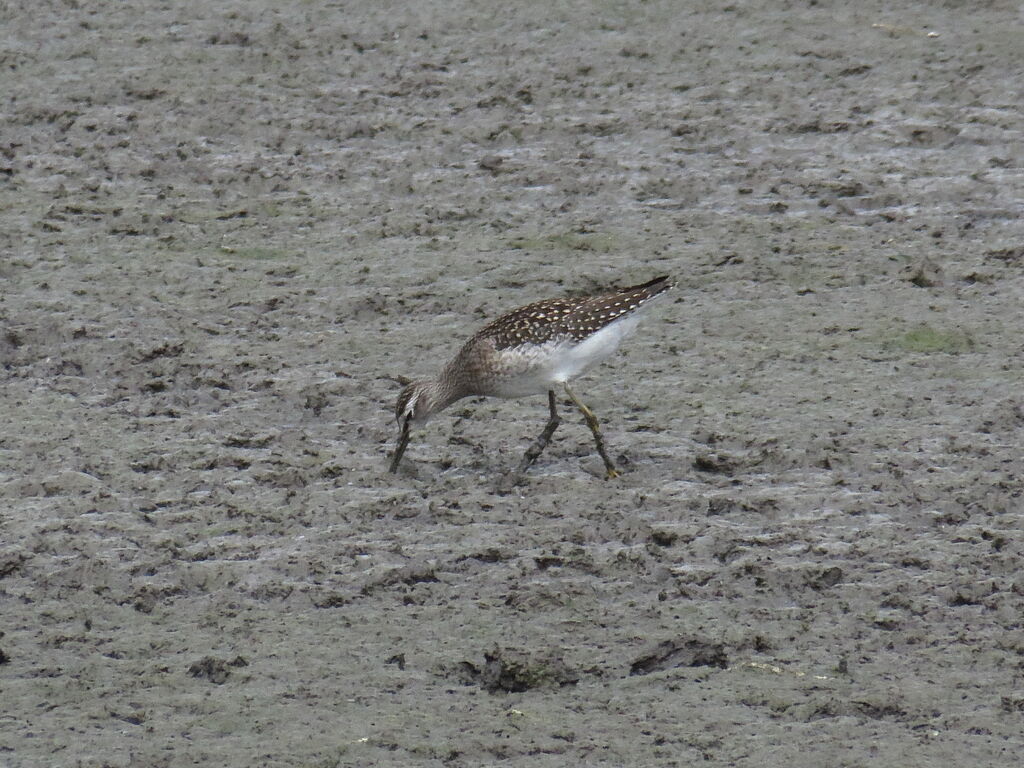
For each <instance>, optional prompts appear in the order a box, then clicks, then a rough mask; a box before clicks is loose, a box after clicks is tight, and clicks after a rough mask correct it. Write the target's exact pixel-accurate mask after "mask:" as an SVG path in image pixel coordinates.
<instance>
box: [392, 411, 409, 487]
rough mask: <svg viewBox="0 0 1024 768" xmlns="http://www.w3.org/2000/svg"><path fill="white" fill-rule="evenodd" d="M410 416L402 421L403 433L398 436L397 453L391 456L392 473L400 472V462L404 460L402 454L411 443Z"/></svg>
mask: <svg viewBox="0 0 1024 768" xmlns="http://www.w3.org/2000/svg"><path fill="white" fill-rule="evenodd" d="M409 421H410V419H409V417H408V416H406V417H405V421H403V422H402V433H401V434H400V435H399V436H398V447H397V448H395V455H394V456H393V457H392V458H391V469H390V472H391V474H395V473H396V472H398V462H400V461H401V460H402V454H403V453H405V446H407V445H408V444H409Z"/></svg>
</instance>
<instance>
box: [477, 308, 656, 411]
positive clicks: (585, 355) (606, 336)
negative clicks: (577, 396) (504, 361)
mask: <svg viewBox="0 0 1024 768" xmlns="http://www.w3.org/2000/svg"><path fill="white" fill-rule="evenodd" d="M639 322H640V317H639V316H638V315H636V314H633V315H629V316H627V317H624V318H622V319H621V320H617V321H616V322H614V323H612V324H611V325H606V326H605V327H604V328H602V329H601V330H600V331H598V332H597V333H595V334H593V335H591V336H589V337H587V338H586V339H585V340H584V341H581V342H573V341H561V342H548V343H547V344H543V345H540V346H535V347H530V346H523V347H515V348H513V349H510V350H506V352H507V353H508V354H509V355H510V356H513V355H514V358H512V357H510V359H509V361H508V370H507V372H506V375H505V376H502V377H501V381H500V383H498V385H497V386H496V387H495V391H494V394H495V395H497V396H498V397H526V396H527V395H539V394H542V393H544V392H547V391H548V390H549V389H553V388H554V387H555V386H556V385H561V384H564V383H565V382H567V381H572V380H573V379H574V378H576V377H577V376H579V375H580V374H582V373H583V372H584V371H586V370H587V369H588V368H590V367H591V366H593V365H595V364H596V363H599V362H601V361H602V360H604V359H605V358H607V357H610V356H611V355H612V354H614V353H615V350H617V349H618V348H619V344H620V343H622V340H623V339H624V338H626V337H627V336H628V335H629V334H631V333H632V332H633V331H634V330H636V326H637V324H638V323H639Z"/></svg>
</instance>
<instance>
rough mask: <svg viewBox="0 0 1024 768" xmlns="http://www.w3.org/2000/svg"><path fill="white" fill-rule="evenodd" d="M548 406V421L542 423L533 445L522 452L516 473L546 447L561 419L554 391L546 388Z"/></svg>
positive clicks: (522, 470) (528, 464) (524, 468)
mask: <svg viewBox="0 0 1024 768" xmlns="http://www.w3.org/2000/svg"><path fill="white" fill-rule="evenodd" d="M548 408H549V409H550V411H551V416H550V417H549V418H548V423H547V424H546V425H544V431H543V432H541V433H540V435H539V436H538V437H537V439H536V440H534V441H533V445H531V446H530V447H529V448H527V449H526V453H524V454H523V460H522V461H520V462H519V468H518V469H517V470H516V474H519V475H521V474H522V473H523V472H525V471H526V470H527V469H528V468H529V467H530V465H531V464H533V462H535V461H536V460H537V458H538V457H539V456H540V455H541V454H542V453H543V452H544V449H545V448H547V447H548V443H550V442H551V436H552V435H553V434H555V430H556V429H558V425H559V424H560V423H561V421H562V419H561V417H560V416H559V415H558V410H557V409H556V408H555V392H554V390H551V389H549V390H548Z"/></svg>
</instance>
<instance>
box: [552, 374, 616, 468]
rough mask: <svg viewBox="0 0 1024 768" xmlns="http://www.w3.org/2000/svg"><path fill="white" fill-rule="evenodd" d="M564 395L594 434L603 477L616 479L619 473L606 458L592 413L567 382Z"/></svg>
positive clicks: (599, 427) (599, 429)
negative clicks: (602, 463)
mask: <svg viewBox="0 0 1024 768" xmlns="http://www.w3.org/2000/svg"><path fill="white" fill-rule="evenodd" d="M565 394H567V395H568V396H569V399H570V400H572V401H573V402H574V403H575V404H576V407H577V408H579V409H580V413H582V414H583V418H584V419H586V420H587V426H588V427H590V431H591V432H592V433H593V434H594V442H595V443H596V444H597V452H598V453H599V454H601V459H602V461H604V468H605V470H607V472H606V475H605V477H607V478H609V479H610V478H613V477H618V476H619V472H618V470H617V469H615V465H614V464H612V460H611V459H609V458H608V452H607V451H606V450H605V449H604V437H603V436H602V435H601V426H600V425H599V424H598V423H597V417H596V416H595V415H594V412H593V411H592V410H590V409H589V408H587V406H585V405H584V404H583V401H581V400H580V399H579V398H578V397H576V393H575V392H573V391H572V389H571V388H570V387H569V382H566V383H565Z"/></svg>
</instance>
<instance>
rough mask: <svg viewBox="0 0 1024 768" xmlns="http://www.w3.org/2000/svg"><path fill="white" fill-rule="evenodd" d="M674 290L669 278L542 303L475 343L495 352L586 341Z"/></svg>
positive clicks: (490, 328)
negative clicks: (565, 340) (485, 343)
mask: <svg viewBox="0 0 1024 768" xmlns="http://www.w3.org/2000/svg"><path fill="white" fill-rule="evenodd" d="M671 287H672V283H671V282H670V281H669V279H668V276H667V275H666V276H662V277H656V278H655V279H653V280H651V281H649V282H646V283H644V284H642V285H634V286H631V287H629V288H622V289H619V290H615V291H608V292H607V293H601V294H598V295H596V296H584V297H579V298H563V299H548V300H547V301H538V302H535V303H533V304H527V305H526V306H525V307H520V308H519V309H516V310H513V311H512V312H509V313H508V314H507V315H502V316H501V317H499V318H498V319H497V320H495V321H494V322H492V323H490V324H489V325H487V326H485V327H484V328H482V329H481V330H480V331H479V332H478V333H477V334H476V335H475V336H474V337H473V340H474V341H481V340H484V339H486V340H487V341H489V342H490V343H491V344H493V345H494V349H495V350H502V349H509V348H512V347H518V346H520V345H522V344H544V343H546V342H548V341H554V340H557V339H563V338H568V339H572V340H573V341H583V340H584V339H585V338H587V337H588V336H590V335H591V334H593V333H594V332H595V331H599V330H601V329H602V328H604V327H605V326H606V325H608V324H609V323H613V322H615V321H616V320H618V319H619V318H621V317H623V316H625V315H628V314H629V313H631V312H634V311H635V310H637V309H639V308H640V307H641V306H643V305H644V304H645V303H646V302H648V301H650V300H651V299H653V298H654V297H655V296H658V295H660V294H662V293H664V292H665V291H667V290H668V289H669V288H671Z"/></svg>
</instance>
